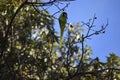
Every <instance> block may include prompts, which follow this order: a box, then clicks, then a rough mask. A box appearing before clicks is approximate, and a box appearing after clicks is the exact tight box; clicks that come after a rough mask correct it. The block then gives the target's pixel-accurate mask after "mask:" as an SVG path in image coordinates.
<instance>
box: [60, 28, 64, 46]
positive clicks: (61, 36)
mask: <svg viewBox="0 0 120 80" xmlns="http://www.w3.org/2000/svg"><path fill="white" fill-rule="evenodd" d="M62 39H63V30H61V34H60V48H61V47H62V42H63V40H62Z"/></svg>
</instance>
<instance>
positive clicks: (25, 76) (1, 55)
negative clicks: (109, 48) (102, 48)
mask: <svg viewBox="0 0 120 80" xmlns="http://www.w3.org/2000/svg"><path fill="white" fill-rule="evenodd" d="M22 3H23V0H1V1H0V12H1V13H0V79H1V80H8V79H9V80H29V79H35V80H49V79H51V80H58V79H59V80H66V79H67V80H70V79H71V80H88V79H89V80H103V79H104V80H115V79H116V80H119V79H120V74H119V73H120V69H119V67H120V62H119V61H120V57H118V56H117V55H115V53H111V54H110V55H109V56H108V57H107V62H101V61H100V60H99V58H98V57H97V58H95V59H92V58H90V55H91V54H92V49H91V47H90V46H88V45H87V44H85V41H86V40H88V38H89V37H91V36H92V35H95V34H96V31H95V32H93V33H91V32H90V30H91V28H92V26H93V24H92V25H91V26H90V25H88V24H87V26H88V32H87V34H86V35H85V34H84V31H85V30H84V28H83V26H86V24H85V23H84V24H80V23H75V24H74V25H73V26H67V27H66V31H65V33H66V36H65V38H64V37H63V39H64V40H63V47H62V48H60V49H59V37H58V36H57V35H56V32H55V29H54V18H53V16H51V15H50V14H49V12H48V11H47V10H46V9H43V10H42V9H40V8H38V6H37V5H34V6H33V5H29V4H25V5H23V6H22V8H21V9H20V10H19V11H18V13H17V14H15V13H16V11H17V10H18V9H19V6H20V5H21V4H22ZM14 15H16V16H15V18H14V19H13V21H12V25H10V22H11V19H12V18H13V16H14ZM94 19H95V18H93V21H94ZM103 31H104V27H102V29H101V30H99V31H97V33H101V32H103Z"/></svg>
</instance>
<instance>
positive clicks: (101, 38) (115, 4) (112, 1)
mask: <svg viewBox="0 0 120 80" xmlns="http://www.w3.org/2000/svg"><path fill="white" fill-rule="evenodd" d="M54 10H55V9H53V11H54ZM51 11H52V10H51ZM65 11H66V12H67V13H68V22H71V23H75V22H81V21H84V22H87V21H88V20H89V19H90V18H92V17H93V16H94V14H96V16H97V20H96V26H97V27H98V28H99V27H100V25H102V24H105V23H106V21H107V19H108V20H109V25H108V27H107V29H106V33H105V34H101V35H98V36H93V37H92V39H91V40H88V41H86V43H87V44H88V45H89V46H91V47H92V50H93V54H92V57H97V56H98V57H99V58H100V60H101V61H105V60H106V56H108V55H109V53H112V52H114V53H115V54H116V55H118V56H120V48H119V47H120V34H119V32H120V31H119V30H120V0H76V1H74V2H71V4H70V5H69V6H68V8H66V9H65ZM57 23H58V22H56V25H58V24H57Z"/></svg>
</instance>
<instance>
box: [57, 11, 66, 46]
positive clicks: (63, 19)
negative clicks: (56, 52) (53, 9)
mask: <svg viewBox="0 0 120 80" xmlns="http://www.w3.org/2000/svg"><path fill="white" fill-rule="evenodd" d="M66 23H67V13H66V12H62V13H61V14H60V16H59V24H60V48H61V47H62V38H63V33H64V29H65V26H66Z"/></svg>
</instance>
